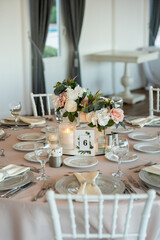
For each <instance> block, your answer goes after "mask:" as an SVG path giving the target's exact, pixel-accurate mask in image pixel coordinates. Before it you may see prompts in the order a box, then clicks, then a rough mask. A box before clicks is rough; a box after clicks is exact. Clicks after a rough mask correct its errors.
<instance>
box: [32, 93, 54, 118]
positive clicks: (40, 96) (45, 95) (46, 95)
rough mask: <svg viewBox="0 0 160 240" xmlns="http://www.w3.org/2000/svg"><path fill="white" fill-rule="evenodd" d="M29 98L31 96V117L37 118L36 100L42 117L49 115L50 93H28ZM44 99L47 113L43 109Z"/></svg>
mask: <svg viewBox="0 0 160 240" xmlns="http://www.w3.org/2000/svg"><path fill="white" fill-rule="evenodd" d="M30 96H31V103H32V109H33V115H34V116H35V117H37V116H38V111H37V104H36V99H39V103H40V107H41V112H42V116H45V115H51V104H50V99H51V97H52V93H40V94H34V93H32V92H31V93H30ZM44 99H46V108H47V112H45V108H44V101H43V100H44Z"/></svg>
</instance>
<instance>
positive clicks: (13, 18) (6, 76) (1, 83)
mask: <svg viewBox="0 0 160 240" xmlns="http://www.w3.org/2000/svg"><path fill="white" fill-rule="evenodd" d="M23 9H25V10H26V9H27V2H26V1H25V0H14V1H13V0H5V1H4V0H3V1H0V34H1V37H0V53H1V54H0V117H5V116H8V115H9V114H10V113H9V109H8V105H9V102H11V101H13V100H19V101H21V102H22V105H23V110H22V113H29V111H30V110H29V101H28V99H29V96H28V92H30V79H31V78H30V57H29V54H30V53H29V52H27V51H28V46H27V44H26V36H27V27H28V26H27V22H26V19H27V21H28V16H27V15H26V14H27V11H23V12H22V10H23ZM22 16H23V17H22ZM26 58H27V60H26Z"/></svg>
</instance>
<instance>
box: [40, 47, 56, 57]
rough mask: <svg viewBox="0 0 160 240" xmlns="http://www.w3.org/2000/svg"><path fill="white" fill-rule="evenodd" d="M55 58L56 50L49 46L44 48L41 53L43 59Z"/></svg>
mask: <svg viewBox="0 0 160 240" xmlns="http://www.w3.org/2000/svg"><path fill="white" fill-rule="evenodd" d="M55 56H57V48H53V47H51V46H45V48H44V51H43V58H48V57H55Z"/></svg>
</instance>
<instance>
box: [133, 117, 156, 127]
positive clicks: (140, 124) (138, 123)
mask: <svg viewBox="0 0 160 240" xmlns="http://www.w3.org/2000/svg"><path fill="white" fill-rule="evenodd" d="M158 120H160V117H157V116H148V117H142V118H137V119H134V120H131V121H129V123H130V124H132V125H134V126H138V127H144V126H145V125H148V124H150V123H151V122H153V121H158Z"/></svg>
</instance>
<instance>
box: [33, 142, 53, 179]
mask: <svg viewBox="0 0 160 240" xmlns="http://www.w3.org/2000/svg"><path fill="white" fill-rule="evenodd" d="M34 152H35V156H36V159H37V161H38V162H40V164H41V175H40V176H38V177H37V178H36V179H37V180H39V181H49V180H50V179H51V178H50V177H49V176H47V175H46V173H45V164H46V162H47V161H48V160H49V156H50V153H51V148H49V147H42V148H37V147H36V145H35V151H34Z"/></svg>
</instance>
